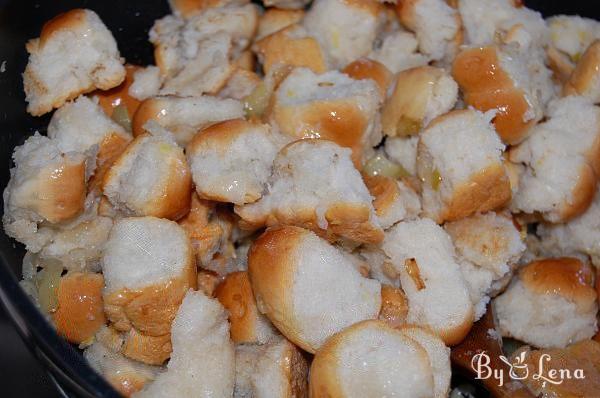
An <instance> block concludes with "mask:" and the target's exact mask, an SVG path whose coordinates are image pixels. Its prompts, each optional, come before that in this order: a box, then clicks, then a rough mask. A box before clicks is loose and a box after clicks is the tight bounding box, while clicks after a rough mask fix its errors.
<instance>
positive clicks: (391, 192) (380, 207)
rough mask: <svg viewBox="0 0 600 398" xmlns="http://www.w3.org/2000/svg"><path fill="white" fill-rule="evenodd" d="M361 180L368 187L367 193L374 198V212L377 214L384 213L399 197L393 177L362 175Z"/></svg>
mask: <svg viewBox="0 0 600 398" xmlns="http://www.w3.org/2000/svg"><path fill="white" fill-rule="evenodd" d="M363 180H364V182H365V185H366V186H367V188H368V189H369V193H370V194H371V196H373V198H374V199H373V207H374V208H375V214H377V215H378V216H382V215H385V214H386V213H387V212H388V211H389V209H390V207H391V206H392V205H393V204H394V203H396V201H397V200H398V198H399V197H400V188H398V183H397V182H396V180H394V179H393V178H390V177H385V176H366V175H363Z"/></svg>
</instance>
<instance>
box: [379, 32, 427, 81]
mask: <svg viewBox="0 0 600 398" xmlns="http://www.w3.org/2000/svg"><path fill="white" fill-rule="evenodd" d="M368 57H369V58H370V59H373V60H375V61H378V62H381V63H382V64H384V65H385V66H386V67H387V68H388V69H389V70H390V71H391V72H392V73H398V72H402V71H403V70H406V69H410V68H415V67H417V66H423V65H427V64H428V63H429V61H430V59H429V57H428V56H426V55H424V54H421V53H420V52H419V42H418V41H417V38H416V37H415V35H414V34H413V33H411V32H406V31H404V30H395V31H393V32H390V33H388V34H385V35H384V36H383V37H382V38H381V43H380V44H378V45H376V46H374V48H373V50H372V51H371V52H370V53H369V55H368Z"/></svg>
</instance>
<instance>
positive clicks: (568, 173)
mask: <svg viewBox="0 0 600 398" xmlns="http://www.w3.org/2000/svg"><path fill="white" fill-rule="evenodd" d="M547 118H548V119H547V120H546V121H545V122H543V123H540V124H538V125H537V126H535V127H534V128H533V131H532V134H531V136H530V137H529V138H528V139H527V140H526V141H524V142H523V143H521V144H520V145H519V146H517V147H513V148H511V151H510V152H509V160H510V161H511V162H513V163H517V164H522V165H525V169H524V171H522V172H521V174H520V177H519V188H518V190H517V193H516V195H515V196H514V198H513V200H512V204H511V209H512V210H513V211H514V212H519V211H520V212H523V213H526V214H534V213H537V214H540V215H541V216H542V217H543V218H544V219H545V220H547V221H550V222H565V221H567V220H569V219H571V218H573V217H576V216H578V215H580V214H582V213H583V212H585V210H586V209H587V208H588V207H589V205H590V204H591V202H592V200H593V199H594V195H595V193H596V186H597V181H598V178H599V177H600V162H599V161H598V159H600V127H599V126H600V108H599V107H596V106H594V105H593V104H592V103H590V102H589V100H587V99H585V98H583V97H565V98H561V99H558V100H554V101H552V102H550V104H549V106H548V110H547Z"/></svg>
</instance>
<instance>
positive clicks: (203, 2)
mask: <svg viewBox="0 0 600 398" xmlns="http://www.w3.org/2000/svg"><path fill="white" fill-rule="evenodd" d="M169 4H170V5H171V9H172V10H173V11H176V12H178V13H179V14H180V15H181V16H182V17H184V18H189V17H190V16H192V15H194V14H196V13H198V12H200V11H202V10H205V9H207V8H213V7H221V6H224V5H226V4H227V0H169Z"/></svg>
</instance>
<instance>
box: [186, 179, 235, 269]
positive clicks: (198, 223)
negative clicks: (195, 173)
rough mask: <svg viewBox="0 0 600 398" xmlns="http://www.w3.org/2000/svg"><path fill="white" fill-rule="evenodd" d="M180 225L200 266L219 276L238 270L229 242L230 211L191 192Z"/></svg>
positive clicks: (230, 232)
mask: <svg viewBox="0 0 600 398" xmlns="http://www.w3.org/2000/svg"><path fill="white" fill-rule="evenodd" d="M178 222H179V225H181V227H182V228H183V229H184V230H185V232H186V234H187V235H188V237H189V238H190V241H191V243H192V248H193V250H194V255H195V257H196V262H197V264H198V265H199V266H201V267H203V268H205V269H207V270H209V271H212V272H215V273H216V274H217V275H219V276H224V275H227V274H228V273H230V272H234V271H237V270H238V268H237V267H236V263H235V261H229V260H233V259H232V257H235V248H234V247H233V243H232V234H233V229H234V219H233V214H232V213H231V211H230V210H228V209H225V208H223V207H222V206H219V205H218V204H216V203H215V202H211V201H208V200H203V199H200V198H199V197H198V194H197V193H196V192H195V191H194V192H192V198H191V209H190V212H189V213H188V214H187V215H186V216H185V217H183V218H182V219H180V220H179V221H178Z"/></svg>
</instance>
